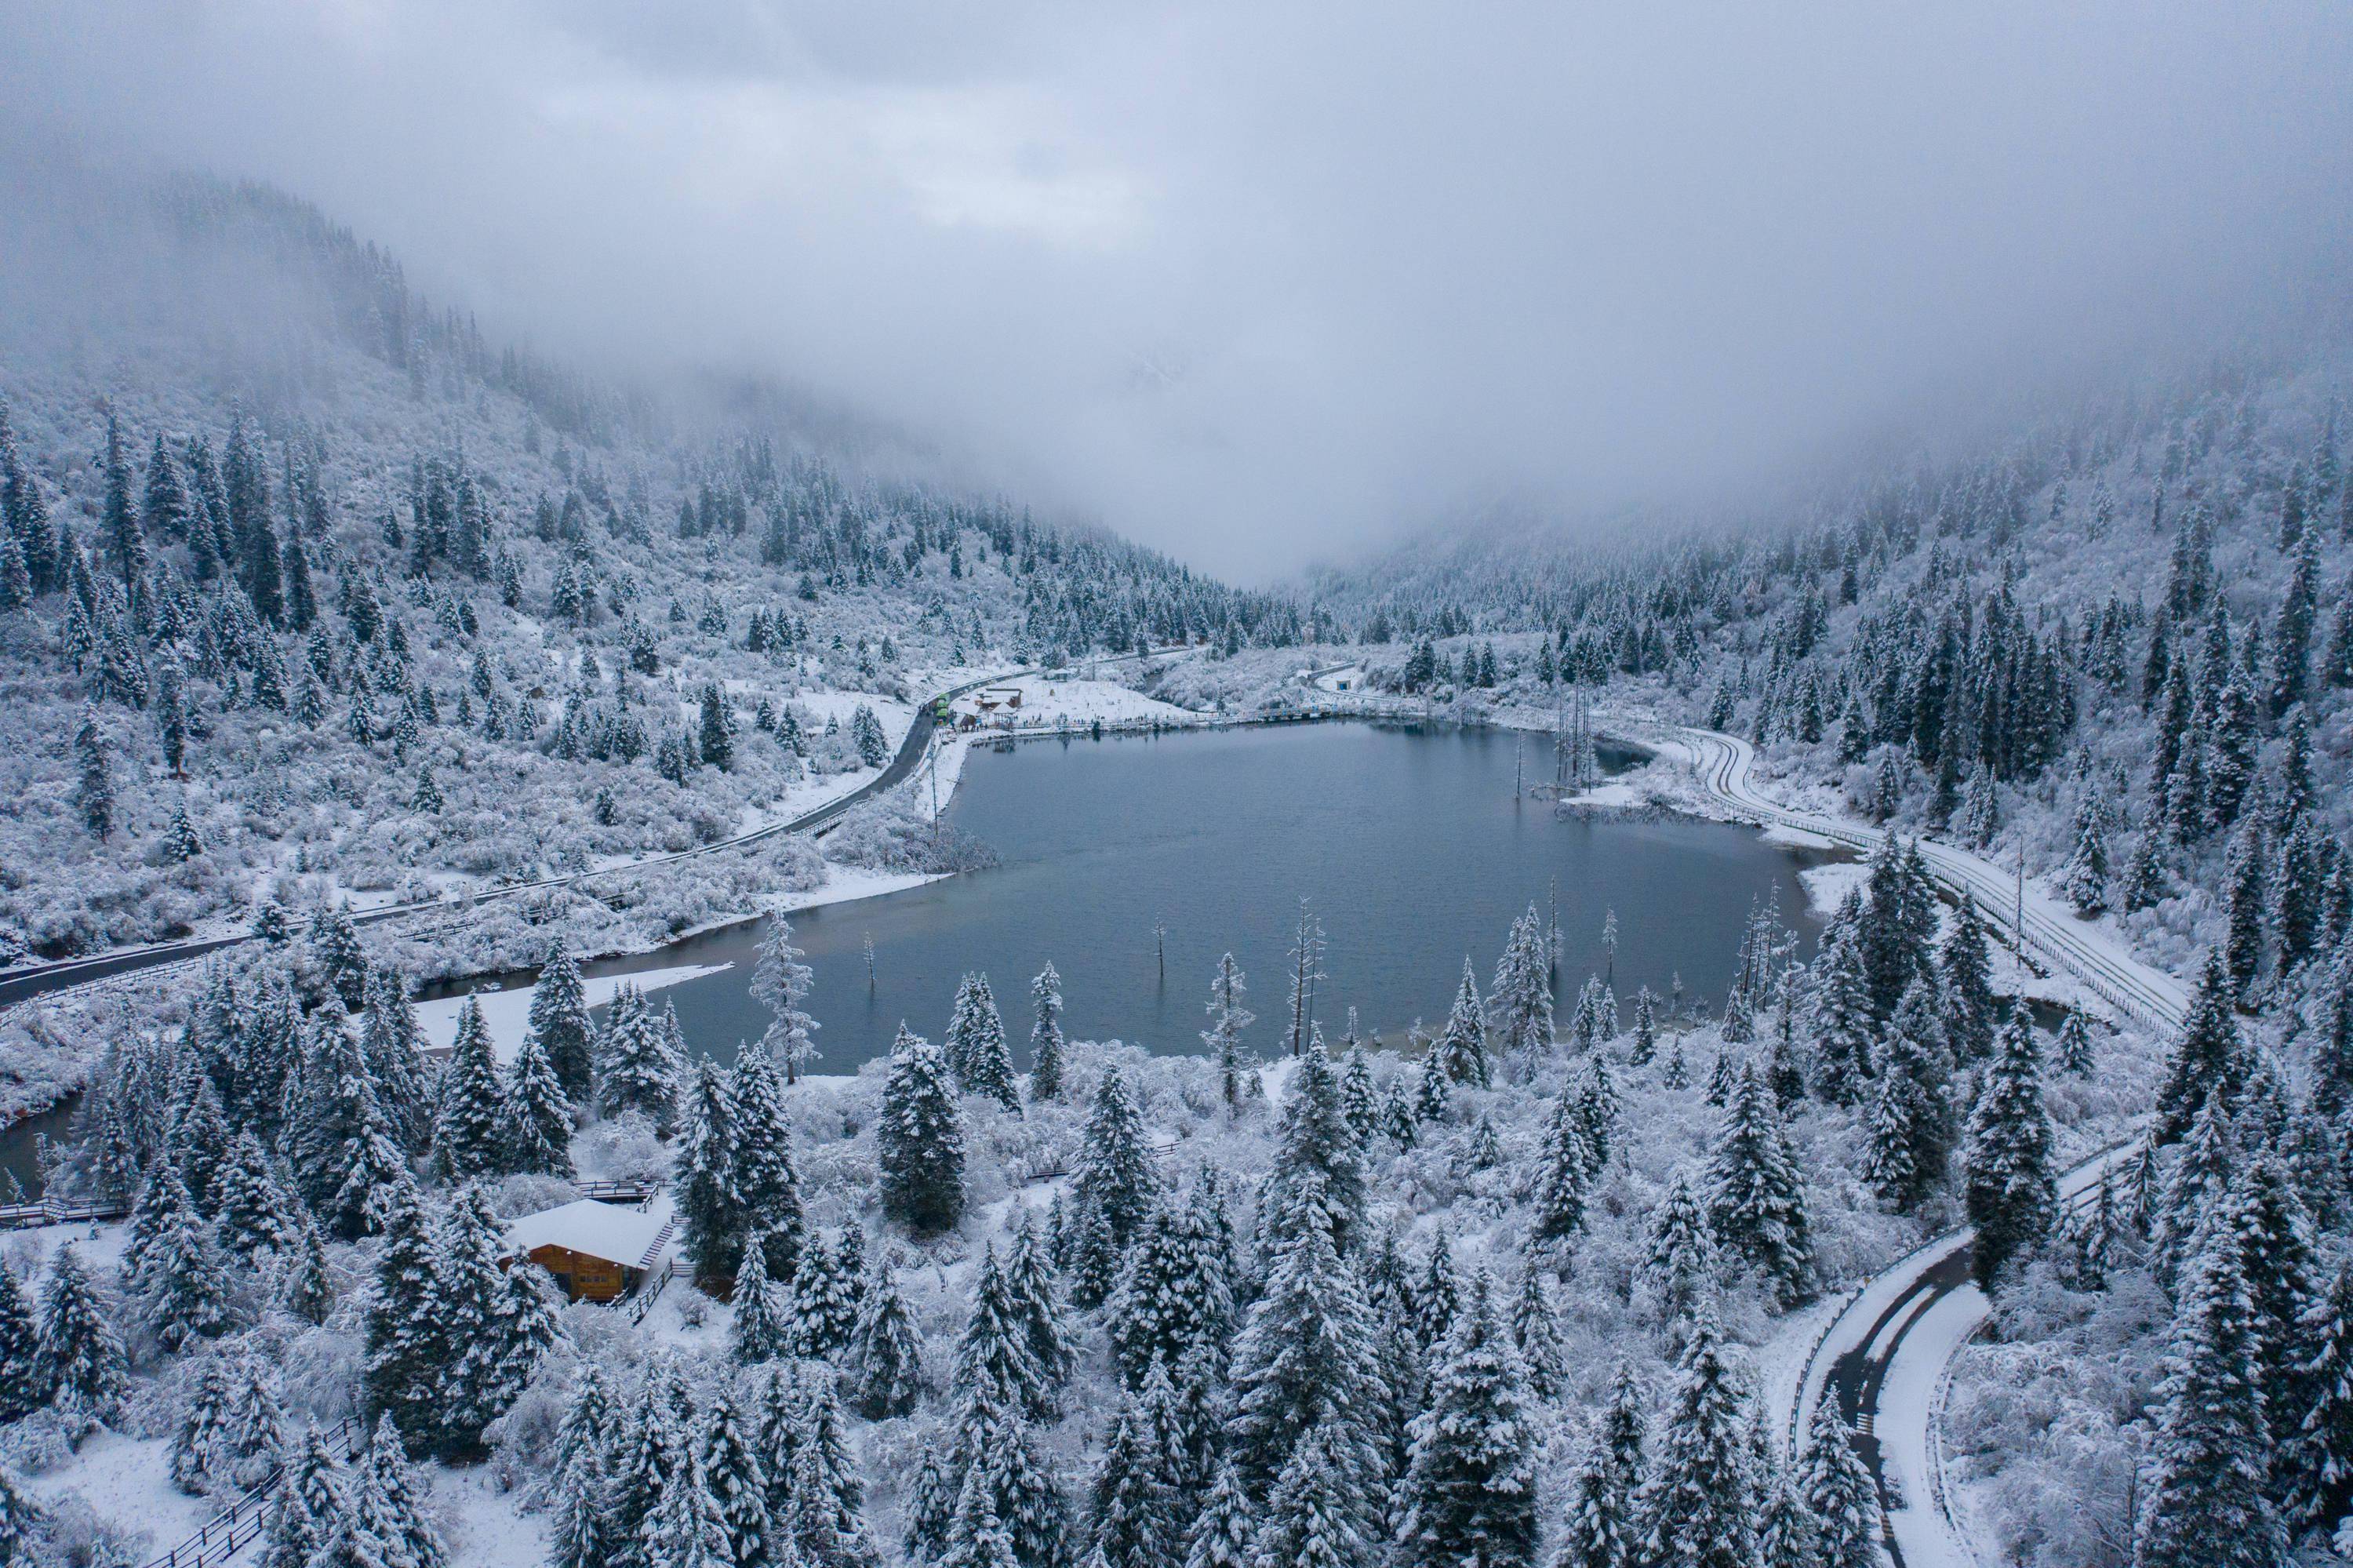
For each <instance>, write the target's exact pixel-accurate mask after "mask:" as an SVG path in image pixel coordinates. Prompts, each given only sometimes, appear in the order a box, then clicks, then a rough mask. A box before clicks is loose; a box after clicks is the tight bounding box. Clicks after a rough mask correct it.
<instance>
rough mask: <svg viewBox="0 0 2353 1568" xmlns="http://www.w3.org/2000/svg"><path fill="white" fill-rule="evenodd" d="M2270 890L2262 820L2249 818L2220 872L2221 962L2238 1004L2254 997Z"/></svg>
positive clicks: (2260, 961) (2269, 870) (2269, 869)
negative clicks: (2221, 897) (2227, 974)
mask: <svg viewBox="0 0 2353 1568" xmlns="http://www.w3.org/2000/svg"><path fill="white" fill-rule="evenodd" d="M2270 890H2271V854H2270V851H2269V847H2268V845H2267V843H2266V842H2265V837H2264V833H2263V821H2262V819H2261V818H2259V817H2253V816H2251V817H2249V818H2247V820H2246V821H2243V822H2242V823H2240V824H2239V831H2238V832H2236V833H2234V834H2232V838H2231V853H2230V856H2229V859H2228V861H2227V862H2226V863H2225V864H2224V866H2223V870H2222V893H2223V903H2224V906H2225V918H2224V921H2223V933H2224V935H2223V938H2222V959H2223V963H2224V966H2225V967H2226V968H2227V969H2229V971H2230V976H2231V984H2232V995H2233V996H2234V997H2236V998H2237V999H2239V1000H2241V1001H2247V1000H2250V999H2252V998H2253V994H2254V989H2255V979H2256V976H2257V975H2258V974H2259V973H2260V972H2261V971H2262V969H2263V948H2264V938H2265V935H2266V930H2267V921H2268V916H2269V914H2270V904H2271V900H2270V896H2269V895H2270Z"/></svg>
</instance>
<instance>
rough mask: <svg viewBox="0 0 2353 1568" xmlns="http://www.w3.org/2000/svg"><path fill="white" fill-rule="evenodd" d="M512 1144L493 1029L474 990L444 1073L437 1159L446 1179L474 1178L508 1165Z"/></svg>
mask: <svg viewBox="0 0 2353 1568" xmlns="http://www.w3.org/2000/svg"><path fill="white" fill-rule="evenodd" d="M507 1150H508V1138H507V1105H506V1097H505V1095H504V1093H503V1092H502V1091H501V1087H500V1085H499V1068H498V1063H497V1061H496V1060H495V1059H494V1058H493V1057H492V1056H491V1032H490V1030H489V1029H488V1028H487V1027H486V1026H485V1025H484V1024H483V1022H482V1009H481V1004H480V1002H478V1001H475V1000H474V999H473V998H472V997H468V998H467V999H466V1000H465V1002H464V1004H463V1005H461V1006H460V1007H459V1010H458V1038H457V1044H455V1045H454V1046H453V1047H452V1048H451V1050H450V1052H449V1063H448V1066H447V1067H445V1068H444V1069H443V1070H442V1073H441V1094H440V1105H439V1107H438V1109H437V1110H436V1112H435V1113H434V1118H433V1165H434V1169H435V1170H436V1171H439V1172H440V1174H441V1176H442V1179H443V1180H445V1181H474V1180H476V1179H478V1178H480V1177H484V1176H495V1175H498V1174H499V1173H501V1171H504V1170H505V1168H506V1160H507Z"/></svg>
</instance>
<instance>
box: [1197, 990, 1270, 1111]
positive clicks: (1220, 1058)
mask: <svg viewBox="0 0 2353 1568" xmlns="http://www.w3.org/2000/svg"><path fill="white" fill-rule="evenodd" d="M1245 989H1246V988H1245V987H1244V986H1243V984H1242V969H1241V966H1240V964H1237V963H1236V962H1234V956H1233V954H1231V953H1227V954H1225V955H1224V956H1222V957H1221V958H1219V959H1218V972H1217V973H1216V974H1215V975H1214V976H1212V977H1211V978H1210V980H1209V1027H1208V1028H1207V1029H1205V1030H1203V1031H1202V1032H1201V1043H1202V1044H1204V1045H1206V1046H1208V1051H1209V1055H1210V1057H1211V1058H1212V1059H1213V1060H1215V1061H1216V1062H1217V1064H1218V1082H1219V1086H1220V1087H1221V1089H1222V1090H1223V1092H1224V1094H1225V1097H1226V1114H1227V1115H1229V1116H1239V1115H1240V1114H1241V1108H1242V1099H1243V1097H1244V1086H1243V1083H1242V1075H1243V1070H1244V1064H1243V1060H1242V1031H1243V1030H1245V1029H1247V1028H1249V1027H1250V1024H1251V1023H1252V1022H1256V1020H1257V1017H1258V1015H1257V1014H1256V1013H1254V1012H1250V1009H1248V1008H1247V1007H1244V1006H1243V1005H1242V1000H1241V999H1242V991H1244V990H1245Z"/></svg>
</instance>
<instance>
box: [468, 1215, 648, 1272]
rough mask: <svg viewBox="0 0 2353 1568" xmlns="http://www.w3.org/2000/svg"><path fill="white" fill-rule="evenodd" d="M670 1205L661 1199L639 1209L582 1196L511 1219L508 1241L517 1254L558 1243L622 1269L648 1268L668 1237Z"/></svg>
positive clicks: (571, 1250)
mask: <svg viewBox="0 0 2353 1568" xmlns="http://www.w3.org/2000/svg"><path fill="white" fill-rule="evenodd" d="M669 1209H670V1204H669V1202H667V1201H666V1200H657V1201H656V1202H654V1203H653V1204H652V1205H651V1206H650V1207H649V1208H646V1209H639V1208H638V1207H636V1206H635V1205H628V1206H624V1205H622V1204H619V1203H601V1202H597V1201H596V1199H594V1198H582V1199H579V1200H577V1201H575V1202H569V1203H565V1204H563V1205H561V1206H559V1207H557V1208H553V1209H542V1210H541V1211H540V1212H539V1213H535V1214H524V1215H522V1217H521V1218H519V1219H516V1220H513V1221H512V1222H510V1223H509V1224H508V1225H507V1241H508V1244H509V1245H512V1247H513V1248H514V1250H515V1251H517V1252H519V1253H524V1254H529V1253H534V1252H537V1251H538V1250H539V1249H540V1248H541V1247H543V1246H560V1247H562V1248H564V1249H565V1251H566V1252H576V1253H581V1254H584V1255H586V1256H589V1257H599V1258H603V1259H604V1260H605V1261H606V1262H607V1263H617V1264H619V1265H621V1266H623V1267H624V1268H651V1267H652V1266H653V1263H654V1255H655V1254H656V1253H658V1252H659V1251H660V1250H661V1245H662V1243H663V1242H664V1241H665V1240H667V1239H668V1234H667V1233H668V1230H669V1226H670V1213H669Z"/></svg>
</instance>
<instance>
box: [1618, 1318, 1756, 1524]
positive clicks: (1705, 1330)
mask: <svg viewBox="0 0 2353 1568" xmlns="http://www.w3.org/2000/svg"><path fill="white" fill-rule="evenodd" d="M1747 1425H1748V1424H1747V1421H1746V1414H1745V1413H1744V1412H1743V1410H1742V1408H1741V1399H1740V1393H1739V1390H1738V1386H1737V1383H1736V1379H1735V1378H1734V1376H1733V1372H1732V1369H1731V1367H1730V1365H1729V1363H1728V1361H1727V1359H1726V1356H1725V1348H1724V1336H1723V1331H1722V1330H1720V1329H1718V1328H1717V1327H1716V1322H1715V1314H1714V1313H1713V1312H1711V1311H1709V1310H1708V1309H1706V1308H1701V1310H1700V1311H1699V1312H1698V1314H1697V1315H1696V1316H1695V1317H1694V1319H1693V1320H1692V1325H1691V1331H1690V1334H1689V1337H1688V1339H1687V1340H1686V1341H1685V1343H1684V1346H1683V1354H1682V1356H1681V1357H1680V1358H1679V1359H1678V1361H1677V1363H1676V1369H1675V1390H1674V1394H1673V1397H1672V1400H1671V1401H1670V1403H1669V1406H1668V1410H1667V1416H1666V1421H1665V1423H1664V1425H1662V1428H1661V1436H1660V1441H1659V1452H1658V1457H1657V1458H1656V1460H1655V1462H1654V1464H1653V1465H1652V1467H1651V1473H1650V1476H1649V1478H1648V1479H1647V1480H1646V1482H1645V1483H1644V1485H1643V1488H1642V1496H1641V1520H1642V1525H1641V1529H1642V1544H1641V1549H1640V1552H1639V1557H1640V1560H1641V1561H1642V1562H1645V1563H1674V1564H1676V1565H1677V1568H1755V1565H1756V1563H1757V1518H1756V1514H1755V1511H1754V1509H1753V1507H1752V1497H1753V1494H1754V1490H1755V1488H1754V1486H1753V1484H1752V1481H1753V1477H1752V1475H1751V1469H1752V1466H1751V1460H1750V1456H1749V1446H1748V1438H1747Z"/></svg>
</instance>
